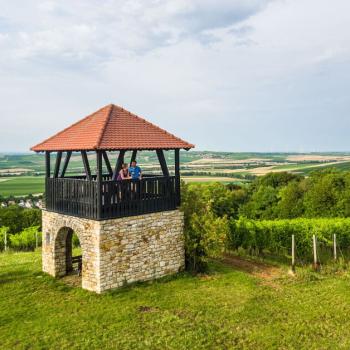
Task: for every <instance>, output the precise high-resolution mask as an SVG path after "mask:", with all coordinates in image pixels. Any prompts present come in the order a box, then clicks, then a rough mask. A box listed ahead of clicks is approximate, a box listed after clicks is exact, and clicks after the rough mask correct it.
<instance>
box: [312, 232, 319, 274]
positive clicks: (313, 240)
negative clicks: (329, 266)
mask: <svg viewBox="0 0 350 350" xmlns="http://www.w3.org/2000/svg"><path fill="white" fill-rule="evenodd" d="M312 245H313V255H314V269H315V270H316V271H318V270H319V267H320V264H319V262H318V259H317V238H316V235H313V236H312Z"/></svg>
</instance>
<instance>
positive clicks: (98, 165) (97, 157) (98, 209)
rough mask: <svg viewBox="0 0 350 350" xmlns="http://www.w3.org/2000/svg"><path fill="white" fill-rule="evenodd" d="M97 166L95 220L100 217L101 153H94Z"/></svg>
mask: <svg viewBox="0 0 350 350" xmlns="http://www.w3.org/2000/svg"><path fill="white" fill-rule="evenodd" d="M96 164H97V177H96V180H97V219H100V218H101V216H102V152H101V151H96Z"/></svg>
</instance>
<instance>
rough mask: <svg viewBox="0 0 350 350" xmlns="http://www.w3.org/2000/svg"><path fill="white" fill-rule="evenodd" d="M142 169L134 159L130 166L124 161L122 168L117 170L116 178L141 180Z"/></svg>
mask: <svg viewBox="0 0 350 350" xmlns="http://www.w3.org/2000/svg"><path fill="white" fill-rule="evenodd" d="M141 178H142V171H141V168H140V167H139V166H138V165H137V162H136V160H133V161H132V162H131V166H130V167H128V164H126V163H124V164H123V165H122V168H121V169H120V171H119V174H118V177H117V180H118V181H120V180H129V179H131V180H141Z"/></svg>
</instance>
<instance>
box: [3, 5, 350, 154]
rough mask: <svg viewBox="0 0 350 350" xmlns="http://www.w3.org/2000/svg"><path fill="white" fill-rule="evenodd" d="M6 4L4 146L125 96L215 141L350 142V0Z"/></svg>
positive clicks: (287, 145) (190, 133) (200, 139)
mask: <svg viewBox="0 0 350 350" xmlns="http://www.w3.org/2000/svg"><path fill="white" fill-rule="evenodd" d="M1 3H3V6H1ZM5 4H6V7H5V6H4V5H5ZM0 6H1V8H4V11H3V13H2V14H1V17H0V50H1V53H2V55H0V80H1V84H0V100H1V102H2V103H1V104H0V116H1V118H2V125H4V126H5V127H6V130H8V132H7V133H6V134H5V133H4V135H1V132H0V136H1V137H0V150H1V149H5V148H7V149H15V148H17V149H28V148H29V146H30V145H31V144H34V143H36V142H37V141H39V140H40V139H42V138H44V137H46V136H49V135H50V134H51V133H53V132H55V131H57V130H59V129H61V128H62V127H64V126H66V125H67V124H69V123H72V122H74V121H75V120H76V119H78V118H79V117H83V116H84V115H86V114H88V113H90V112H92V111H94V110H95V109H97V108H99V107H100V106H102V105H104V104H107V103H111V102H114V103H118V104H121V105H124V106H125V107H126V108H129V109H130V110H132V111H134V112H136V113H139V114H141V115H143V116H145V117H147V118H149V119H151V120H152V121H153V122H155V123H158V124H160V125H161V126H163V127H165V128H168V129H169V130H170V131H172V132H174V133H175V134H179V135H180V136H182V137H184V138H185V139H186V138H187V139H189V141H191V142H194V143H196V144H197V145H198V146H199V147H200V148H202V149H203V148H206V149H226V150H282V151H283V150H291V149H294V150H299V149H304V150H320V149H329V150H336V149H349V146H347V137H345V135H344V130H347V129H349V127H350V119H349V118H348V111H349V108H350V100H349V97H348V94H347V91H348V90H349V88H350V66H349V62H350V52H349V49H350V45H349V41H350V23H349V21H348V13H349V10H350V4H349V2H348V1H347V0H337V1H335V2H334V1H333V2H330V0H272V1H267V0H266V1H265V0H251V1H248V0H236V1H235V0H230V1H229V0H217V1H214V0H176V1H173V0H162V1H161V0H148V1H145V0H142V1H141V0H133V1H131V0H127V1H125V0H124V1H122V0H106V1H102V2H101V1H97V0H84V1H83V0H75V1H68V0H61V1H59V2H58V1H40V0H28V1H25V2H23V1H19V0H12V1H11V2H7V1H6V2H5V1H4V0H0ZM9 115H11V116H12V115H14V116H15V118H10V117H8V116H9ZM18 125H22V126H23V128H18ZM20 129H21V130H24V131H23V134H21V137H20V138H18V137H16V135H17V134H18V133H19V132H21V131H20ZM27 130H32V131H31V132H27Z"/></svg>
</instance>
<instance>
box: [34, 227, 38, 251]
mask: <svg viewBox="0 0 350 350" xmlns="http://www.w3.org/2000/svg"><path fill="white" fill-rule="evenodd" d="M35 248H36V249H38V231H35Z"/></svg>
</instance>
